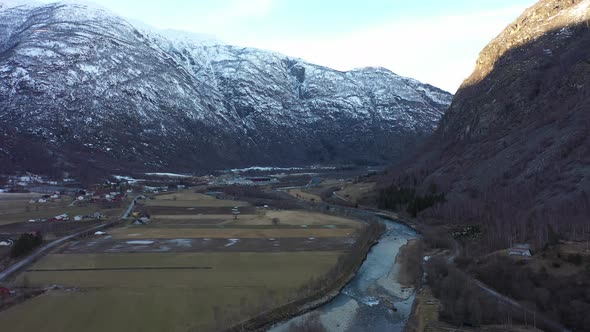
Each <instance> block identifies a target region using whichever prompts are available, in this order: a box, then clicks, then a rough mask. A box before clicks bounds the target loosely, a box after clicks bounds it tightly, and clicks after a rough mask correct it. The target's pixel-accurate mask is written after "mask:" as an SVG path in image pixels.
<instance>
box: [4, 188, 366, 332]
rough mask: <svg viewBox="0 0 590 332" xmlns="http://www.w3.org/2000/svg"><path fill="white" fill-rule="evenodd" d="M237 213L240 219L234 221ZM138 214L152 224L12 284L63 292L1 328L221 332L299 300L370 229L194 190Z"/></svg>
mask: <svg viewBox="0 0 590 332" xmlns="http://www.w3.org/2000/svg"><path fill="white" fill-rule="evenodd" d="M236 206H239V207H240V208H239V209H240V211H242V213H243V214H240V215H239V217H238V218H237V219H235V217H234V215H232V213H231V210H232V208H234V207H236ZM136 211H137V212H138V213H140V214H145V213H149V216H150V222H149V223H147V224H139V225H136V224H132V223H131V222H130V223H128V224H127V225H124V226H121V227H118V228H113V229H109V230H107V231H106V234H101V235H94V236H90V237H88V238H86V239H79V240H76V241H71V242H69V243H67V244H64V245H63V246H61V247H60V248H58V249H57V250H55V251H54V253H52V254H50V255H48V256H46V257H44V258H43V259H41V260H40V261H38V262H36V263H35V264H34V265H33V266H31V267H29V268H28V270H26V271H25V272H23V273H21V274H20V275H19V276H17V277H16V278H14V280H13V281H12V284H11V286H12V287H41V288H43V287H49V286H52V285H59V286H60V288H59V289H54V290H51V291H48V292H46V293H45V294H43V295H41V296H38V297H36V298H33V299H31V300H29V301H27V302H24V303H22V304H20V305H16V306H14V307H11V308H9V309H8V310H5V311H1V312H0V321H1V322H2V323H3V325H4V326H8V327H10V329H11V330H13V331H31V330H35V329H42V330H44V331H65V332H68V331H80V330H84V331H93V330H92V329H95V330H94V331H105V330H125V331H216V330H219V329H223V328H227V327H230V326H232V325H235V324H236V323H238V322H240V321H244V320H247V319H248V318H251V317H253V316H256V315H258V314H260V313H262V312H264V311H265V310H269V309H272V308H276V307H279V306H281V305H284V304H287V303H289V302H291V301H293V300H295V299H297V298H300V297H301V296H302V295H301V294H302V288H303V286H305V285H308V284H309V283H310V282H311V281H312V280H317V279H318V278H321V277H322V276H324V275H326V274H327V273H328V272H329V271H330V270H331V269H332V268H333V267H334V266H335V265H336V263H337V262H338V260H339V258H340V257H342V256H343V255H344V254H345V253H346V252H347V251H348V250H349V249H350V248H351V247H352V246H353V245H354V243H355V241H356V236H357V232H358V231H359V230H360V229H361V228H362V227H364V226H363V224H362V223H360V222H357V221H354V220H350V219H345V218H340V217H334V216H329V215H324V214H319V213H312V212H307V211H285V210H270V209H262V208H255V207H253V206H251V205H250V204H248V203H246V202H238V201H231V200H218V199H215V198H213V197H209V196H206V195H202V194H196V193H193V192H190V191H188V190H187V191H183V192H178V193H174V194H165V195H160V196H156V197H155V198H154V199H147V200H141V201H140V204H138V206H137V207H136ZM56 307H59V308H61V309H60V310H58V311H56V310H55V308H56ZM89 328H91V329H90V330H89Z"/></svg>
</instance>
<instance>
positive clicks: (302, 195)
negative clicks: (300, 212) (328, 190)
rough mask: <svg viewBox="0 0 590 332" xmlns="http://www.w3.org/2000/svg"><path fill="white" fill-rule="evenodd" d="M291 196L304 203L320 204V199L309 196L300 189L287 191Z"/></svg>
mask: <svg viewBox="0 0 590 332" xmlns="http://www.w3.org/2000/svg"><path fill="white" fill-rule="evenodd" d="M287 192H288V193H289V194H290V195H291V196H293V197H297V198H300V199H303V200H305V201H315V202H321V201H322V198H321V197H320V196H318V195H314V194H310V193H308V192H305V191H303V190H301V189H290V190H288V191H287Z"/></svg>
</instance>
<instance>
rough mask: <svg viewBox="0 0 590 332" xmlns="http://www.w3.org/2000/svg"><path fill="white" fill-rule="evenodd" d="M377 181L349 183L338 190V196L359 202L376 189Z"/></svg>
mask: <svg viewBox="0 0 590 332" xmlns="http://www.w3.org/2000/svg"><path fill="white" fill-rule="evenodd" d="M375 185H376V184H375V183H374V182H371V183H363V182H361V183H356V184H353V183H349V184H346V185H345V186H344V188H343V189H342V190H340V191H338V192H336V193H337V194H338V196H341V197H343V198H345V199H347V200H349V201H351V202H358V201H359V200H360V199H361V198H363V197H364V196H365V195H367V194H368V193H369V192H371V191H373V190H375Z"/></svg>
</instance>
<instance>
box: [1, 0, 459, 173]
mask: <svg viewBox="0 0 590 332" xmlns="http://www.w3.org/2000/svg"><path fill="white" fill-rule="evenodd" d="M451 98H452V96H451V95H450V94H448V93H446V92H443V91H441V90H439V89H436V88H434V87H432V86H429V85H425V84H421V83H419V82H417V81H415V80H412V79H408V78H404V77H401V76H398V75H396V74H394V73H392V72H390V71H388V70H386V69H382V68H366V69H358V70H353V71H350V72H339V71H335V70H332V69H329V68H325V67H320V66H316V65H313V64H310V63H306V62H304V61H302V60H300V59H293V58H290V57H287V56H284V55H281V54H277V53H273V52H267V51H262V50H257V49H250V48H243V47H236V46H230V45H224V44H222V43H221V42H219V43H217V42H214V41H213V39H211V38H205V40H203V39H202V38H199V36H196V37H195V36H192V35H190V34H178V33H174V34H173V36H172V37H171V35H170V33H169V32H154V31H151V30H149V29H147V28H145V27H136V26H134V25H132V24H130V23H129V22H127V21H125V20H123V19H121V18H120V17H117V16H116V15H114V14H112V13H110V12H108V11H105V10H102V9H96V8H90V7H88V6H86V5H76V4H70V3H68V4H65V3H56V4H48V5H42V6H36V7H30V6H25V7H12V8H4V9H2V10H0V130H1V131H2V132H1V134H2V136H0V148H2V149H3V150H4V151H8V152H7V153H6V155H5V157H6V158H7V159H8V160H9V162H8V163H6V165H9V166H10V167H12V168H13V169H19V168H23V167H24V168H30V167H33V166H35V165H39V164H40V162H39V161H40V160H42V161H43V163H42V164H43V165H44V167H48V166H47V165H48V164H50V165H52V166H54V167H55V168H76V166H78V165H87V166H88V165H90V166H92V167H93V168H94V167H96V168H103V169H104V168H106V169H110V168H117V167H122V166H127V165H133V166H134V167H139V168H145V169H160V168H165V169H177V170H193V169H196V168H208V167H225V166H244V165H249V164H253V163H256V164H259V163H264V164H273V165H280V164H282V165H286V164H292V163H301V164H305V163H317V162H334V163H336V162H369V163H381V162H389V161H391V160H395V159H396V158H399V157H401V156H402V154H403V153H404V151H406V150H407V149H409V148H411V147H413V146H414V145H415V144H416V143H417V141H418V140H419V139H420V138H421V137H423V136H426V135H428V134H429V133H431V132H432V131H433V129H434V128H435V126H436V124H437V122H438V120H439V119H440V117H441V116H442V113H443V112H444V110H445V109H446V107H447V106H448V105H449V104H450V101H451ZM19 142H27V144H29V145H31V146H33V145H34V146H36V147H37V148H38V150H39V151H43V153H41V155H39V154H38V153H37V154H35V155H34V156H32V155H30V154H28V153H27V152H26V151H23V149H22V147H21V146H20V145H21V144H20V143H19ZM32 161H35V162H32ZM5 167H8V166H5ZM6 171H10V169H6Z"/></svg>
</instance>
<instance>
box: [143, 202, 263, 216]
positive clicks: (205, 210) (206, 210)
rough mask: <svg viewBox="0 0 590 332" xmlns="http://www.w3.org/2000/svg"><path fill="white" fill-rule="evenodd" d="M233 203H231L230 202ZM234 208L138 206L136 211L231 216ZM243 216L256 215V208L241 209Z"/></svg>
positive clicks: (159, 213)
mask: <svg viewBox="0 0 590 332" xmlns="http://www.w3.org/2000/svg"><path fill="white" fill-rule="evenodd" d="M230 202H231V201H230ZM232 208H233V206H231V207H229V206H219V207H216V206H195V207H178V206H176V207H175V206H138V207H137V208H136V210H140V211H141V210H145V211H147V212H148V213H149V214H150V215H177V214H180V215H202V214H231V211H232ZM240 212H241V213H243V214H254V213H256V208H255V207H253V206H243V207H240Z"/></svg>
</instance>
